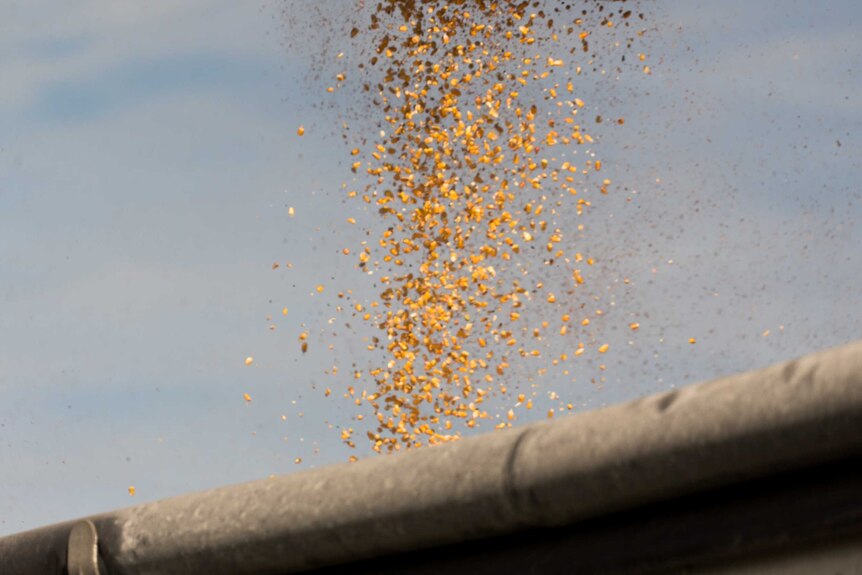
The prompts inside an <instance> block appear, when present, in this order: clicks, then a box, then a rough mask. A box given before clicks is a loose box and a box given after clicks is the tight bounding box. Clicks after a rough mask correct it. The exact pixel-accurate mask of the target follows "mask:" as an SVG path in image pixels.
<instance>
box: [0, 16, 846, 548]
mask: <svg viewBox="0 0 862 575" xmlns="http://www.w3.org/2000/svg"><path fill="white" fill-rule="evenodd" d="M345 5H349V6H350V7H351V10H349V11H345V10H343V6H345ZM319 6H320V7H319V10H321V11H322V12H323V13H324V14H330V15H332V16H333V17H336V16H337V17H338V18H342V19H343V18H347V19H351V18H355V19H359V18H362V17H363V15H364V16H366V17H367V14H363V13H362V12H360V11H356V10H354V8H355V4H354V3H353V2H346V0H345V2H344V3H342V2H339V1H336V0H331V1H330V2H327V3H325V4H321V5H319ZM645 6H646V4H645ZM302 8H303V4H302V2H299V1H296V2H268V1H267V2H262V3H259V4H248V3H237V2H227V1H221V0H213V1H207V2H204V1H202V0H186V1H184V2H176V1H170V0H161V1H157V2H147V3H133V2H106V1H104V0H80V1H78V2H74V3H72V2H70V3H65V4H58V3H56V2H45V1H41V2H40V1H30V2H15V1H11V0H0V392H2V395H3V401H2V402H0V437H1V438H2V442H0V534H4V533H12V532H16V531H20V530H22V529H26V528H30V527H35V526H38V525H41V524H44V523H50V522H54V521H58V520H62V519H66V518H71V517H76V516H79V515H84V514H89V513H93V512H98V511H103V510H108V509H112V508H116V507H121V506H125V505H130V504H134V503H139V502H143V501H149V500H153V499H158V498H161V497H166V496H170V495H176V494H179V493H183V492H187V491H190V490H196V489H203V488H207V487H213V486H218V485H222V484H226V483H233V482H237V481H245V480H250V479H256V478H261V477H266V476H267V475H269V474H271V473H289V472H292V471H295V470H297V469H303V468H308V467H311V466H319V465H324V464H329V463H335V462H341V461H344V460H345V459H346V457H347V456H348V455H349V454H350V453H349V452H348V450H347V449H346V448H345V447H344V446H343V445H341V442H340V441H339V438H338V434H337V431H336V429H337V427H338V426H339V425H350V426H353V427H358V426H357V425H356V423H355V422H351V420H350V417H351V416H352V415H353V413H354V412H353V410H351V409H350V407H349V406H348V405H346V404H345V403H343V402H338V401H334V400H333V399H332V398H330V399H325V398H324V397H323V394H322V388H323V387H326V386H331V387H333V389H336V390H337V389H338V385H339V384H338V382H337V381H336V380H335V379H333V378H331V377H329V376H327V375H325V374H324V370H327V369H329V368H330V367H331V365H332V364H333V357H336V358H337V360H338V362H340V365H341V366H342V369H348V368H349V366H350V364H351V363H352V362H357V363H358V364H360V365H361V364H362V363H363V362H367V361H368V358H367V357H366V356H365V355H364V354H363V351H364V344H363V343H362V341H361V334H354V335H353V336H350V335H349V334H340V335H339V336H338V337H336V338H332V337H331V336H330V333H331V332H330V331H328V330H329V327H328V326H329V325H330V324H329V323H328V320H329V319H330V318H331V317H335V313H334V311H333V306H334V296H333V292H334V291H336V290H337V287H339V286H347V287H352V288H353V289H356V290H357V291H360V292H361V291H362V290H367V289H370V288H369V287H368V285H367V283H366V280H365V278H363V277H362V276H361V275H359V274H358V273H357V272H355V271H354V270H352V269H350V266H345V265H344V260H343V258H341V257H339V256H338V255H337V252H338V251H340V249H341V248H342V247H344V246H351V245H356V244H357V243H358V242H359V241H361V240H362V239H364V236H363V235H362V231H361V229H360V227H359V226H354V227H345V226H343V225H342V223H341V222H344V220H345V219H346V218H347V217H350V216H356V217H358V218H361V217H364V218H366V221H371V220H370V217H369V216H368V215H367V214H363V213H362V212H360V211H358V206H356V205H354V204H351V203H346V202H345V201H344V199H343V191H342V189H341V185H342V183H343V182H345V181H349V178H350V174H349V168H348V162H347V161H346V159H344V158H345V154H344V152H345V149H344V144H343V143H342V141H341V139H340V124H341V122H342V121H344V118H345V114H344V113H342V112H340V110H341V109H344V108H345V107H347V106H350V105H351V102H350V101H349V100H347V99H346V98H345V97H341V99H337V98H338V97H336V99H335V100H325V98H326V96H325V95H324V94H325V92H324V90H325V87H326V86H327V85H328V84H329V80H328V79H327V77H326V74H327V73H328V71H330V70H332V69H334V68H331V66H333V64H332V61H331V59H332V58H334V55H335V54H337V53H338V52H339V50H340V46H341V45H340V44H339V42H341V40H340V38H339V36H338V35H337V34H333V33H331V30H330V31H327V29H325V28H324V29H318V30H316V29H314V28H309V27H301V26H298V25H297V24H296V22H297V21H299V22H302V18H298V19H297V18H294V17H291V16H290V14H291V13H292V12H293V13H299V12H297V11H302ZM648 12H649V14H650V20H649V21H648V24H647V27H648V33H647V34H646V36H645V37H644V38H643V39H642V40H641V42H642V44H641V47H640V48H638V51H644V52H646V53H647V54H648V57H649V63H650V64H651V67H652V69H653V74H652V75H651V76H643V75H633V74H623V75H622V76H621V77H620V78H619V79H617V78H616V77H615V76H614V75H613V74H609V75H608V76H607V77H606V78H603V79H601V80H600V81H596V82H595V83H592V84H586V85H584V86H583V87H582V90H583V95H582V96H581V97H582V99H584V100H585V101H586V102H587V106H588V107H589V109H590V111H591V112H595V113H596V114H606V115H609V116H610V115H611V114H613V115H614V116H617V115H619V116H624V117H625V118H626V123H625V125H624V126H621V127H619V128H618V129H614V130H610V131H607V132H606V133H605V135H604V136H603V138H602V139H601V141H600V142H599V143H598V144H597V146H596V153H597V154H598V156H600V157H601V158H602V160H603V162H604V164H605V166H606V168H605V170H606V171H607V172H608V173H610V174H613V179H614V181H615V182H618V183H619V184H620V185H622V186H625V187H627V188H629V189H630V190H631V189H634V190H637V194H634V195H632V194H629V195H628V196H626V195H624V194H619V195H617V196H609V197H608V199H607V200H606V201H605V202H604V203H602V204H601V205H598V206H597V207H596V210H595V212H594V215H593V216H591V217H592V218H593V219H592V220H590V222H589V227H590V229H591V234H590V236H589V246H588V247H589V248H590V251H591V252H592V253H595V254H597V255H600V258H599V259H600V265H599V266H597V268H598V269H597V270H596V271H595V272H594V277H593V278H592V281H593V285H595V286H596V287H595V289H596V291H597V293H601V294H602V297H604V298H606V300H607V301H613V302H614V304H613V307H612V317H611V319H610V320H609V321H608V323H607V325H606V327H605V328H601V327H598V328H597V329H604V330H605V331H604V332H602V333H600V334H599V335H600V336H601V337H603V338H604V339H606V340H608V341H610V342H611V343H612V347H613V349H614V350H618V351H617V352H616V353H613V354H609V355H608V357H606V358H604V359H605V362H606V363H607V365H608V370H607V371H606V372H603V373H601V374H600V373H599V372H598V370H597V365H596V362H585V363H584V364H583V366H582V367H580V368H579V370H580V372H579V373H578V377H577V378H576V381H575V382H566V383H565V385H557V386H556V387H554V389H555V391H557V392H558V393H560V394H561V395H562V396H564V397H565V398H566V399H567V400H569V401H572V402H573V403H575V404H576V405H577V407H578V409H590V408H595V407H600V406H601V405H605V404H609V403H615V402H618V401H623V400H626V399H631V398H635V397H639V396H642V395H645V394H649V393H653V392H656V391H661V390H664V389H667V388H669V387H670V386H679V385H684V384H686V383H692V382H695V381H698V380H703V379H709V378H713V377H717V376H720V375H724V374H729V373H733V372H736V371H741V370H747V369H752V368H755V367H758V366H763V365H767V364H769V363H772V362H775V361H780V360H784V359H789V358H791V357H793V356H795V355H799V354H803V353H807V352H809V351H813V350H815V349H821V348H825V347H829V346H833V345H838V344H840V343H842V342H846V341H850V340H853V339H857V338H859V337H860V329H862V313H859V312H858V311H857V310H858V309H859V305H858V302H859V301H860V299H862V287H860V286H862V232H860V228H859V226H858V225H857V222H858V221H860V218H862V196H860V182H862V165H860V162H862V142H860V136H859V134H860V133H862V130H860V128H862V102H860V101H859V99H860V96H859V94H860V93H862V43H860V42H859V40H858V30H859V27H860V24H862V22H860V19H862V7H859V5H858V3H856V2H851V1H845V2H830V3H821V2H814V1H808V2H803V1H795V2H787V1H783V0H773V1H763V2H757V3H750V2H742V1H735V0H733V1H732V0H727V1H724V2H720V3H708V4H703V3H699V5H698V6H695V5H694V3H691V2H683V1H681V0H680V1H676V0H674V1H658V2H654V3H649V10H648ZM285 14H287V15H288V16H287V17H286V16H285ZM312 55H316V56H317V58H312V57H311V56H312ZM347 56H348V58H349V56H350V55H349V54H348V55H347ZM326 58H330V60H329V61H327V60H326ZM321 62H322V63H321ZM317 66H320V67H319V68H312V67H317ZM318 73H319V75H320V76H321V77H320V78H316V75H317V74H318ZM354 115H355V114H354ZM367 121H368V122H370V123H371V124H373V122H374V121H375V119H373V118H368V119H367ZM357 122H358V123H357V124H355V125H354V126H352V129H353V130H355V131H359V130H362V129H363V123H362V120H361V119H360V120H357ZM299 124H304V125H305V126H306V128H307V133H306V136H304V137H303V139H302V140H301V141H300V140H299V139H298V138H297V137H296V135H295V130H296V126H297V125H299ZM369 125H370V124H369ZM367 127H368V125H366V128H367ZM627 198H632V199H633V201H626V199H627ZM289 206H292V207H294V208H295V209H296V212H297V216H296V217H294V218H291V217H289V216H288V214H287V208H288V207H289ZM288 261H290V262H291V263H292V264H293V266H294V267H293V269H291V270H286V269H285V268H284V267H282V268H280V269H279V270H276V271H273V270H271V269H270V267H271V265H272V263H273V262H281V263H282V264H284V263H285V262H288ZM670 262H672V263H670ZM623 276H625V277H630V278H631V279H632V280H633V281H632V284H631V285H630V286H628V287H623V286H622V285H621V284H620V283H619V279H620V278H621V277H623ZM319 283H323V284H325V285H327V286H328V287H329V286H333V287H332V290H330V289H327V292H326V293H324V294H322V295H319V294H316V293H315V291H314V286H315V285H317V284H319ZM282 307H288V308H289V310H290V313H289V315H288V317H287V318H281V317H280V316H279V315H278V314H279V313H280V310H281V308H282ZM267 316H273V317H274V320H275V321H274V322H270V321H267V319H266V318H267ZM629 320H631V321H638V322H639V323H641V325H642V328H641V330H639V332H638V333H637V334H636V335H635V336H632V334H630V333H629V332H627V330H626V329H621V328H620V326H625V325H626V324H627V323H628V321H629ZM270 323H276V324H277V329H276V330H275V331H270V329H269V328H268V326H269V325H270ZM309 328H310V329H312V341H311V348H310V351H309V353H308V354H307V355H305V356H303V355H301V354H300V353H299V350H298V345H297V343H296V337H297V335H298V334H299V333H300V332H301V331H303V330H304V329H309ZM332 329H335V328H334V327H333V328H332ZM766 330H769V333H770V335H768V336H765V337H764V336H763V333H764V332H765V331H766ZM689 337H696V338H697V340H698V343H697V345H695V346H691V345H689V344H688V343H687V341H688V338H689ZM330 344H333V345H334V348H333V349H332V350H329V349H328V347H327V346H328V345H330ZM247 355H253V356H254V357H255V363H254V365H253V367H251V368H247V367H245V366H244V365H243V359H244V358H245V357H246V356H247ZM601 376H604V377H605V379H606V380H605V381H604V383H603V384H601V385H594V384H592V383H590V380H591V379H593V378H598V377H601ZM246 392H247V393H250V394H251V395H252V397H253V398H254V400H253V401H252V403H251V404H249V405H246V404H245V402H244V401H243V399H242V394H243V393H246ZM543 392H544V389H543V388H539V390H538V393H539V394H541V393H543ZM282 416H286V419H285V420H283V419H282ZM536 416H537V417H538V416H540V414H537V415H536ZM329 425H332V426H333V428H334V429H330V428H329ZM362 447H363V448H364V446H362ZM364 453H365V452H364V451H361V452H360V454H361V455H362V454H364ZM296 457H302V459H303V463H302V465H296V464H294V459H295V458H296ZM129 485H135V486H136V488H137V495H136V496H135V498H134V499H131V498H130V497H129V496H128V493H127V491H126V488H127V487H128V486H129Z"/></svg>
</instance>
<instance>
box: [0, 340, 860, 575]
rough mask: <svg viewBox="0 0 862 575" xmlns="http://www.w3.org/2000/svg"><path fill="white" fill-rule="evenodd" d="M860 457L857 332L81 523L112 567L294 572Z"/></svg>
mask: <svg viewBox="0 0 862 575" xmlns="http://www.w3.org/2000/svg"><path fill="white" fill-rule="evenodd" d="M859 454H862V341H860V342H856V343H852V344H849V345H846V346H843V347H839V348H836V349H832V350H829V351H824V352H821V353H817V354H813V355H809V356H806V357H803V358H801V359H797V360H795V361H791V362H788V363H785V364H781V365H776V366H773V367H769V368H766V369H763V370H759V371H754V372H749V373H744V374H740V375H735V376H732V377H727V378H723V379H718V380H715V381H711V382H706V383H701V384H697V385H691V386H688V387H685V388H682V389H680V390H677V391H671V392H667V393H663V394H659V395H656V396H652V397H648V398H645V399H641V400H638V401H634V402H629V403H624V404H620V405H615V406H611V407H607V408H604V409H599V410H595V411H591V412H587V413H582V414H576V415H573V416H569V417H564V418H558V419H556V420H553V421H548V422H542V423H538V424H533V425H528V426H524V427H520V428H515V429H512V430H507V431H501V432H495V433H491V434H488V435H484V436H479V437H474V438H469V439H465V440H462V441H459V442H456V443H453V444H449V445H443V446H439V447H434V448H432V449H422V450H418V451H413V452H409V453H404V454H399V455H394V456H389V457H378V458H371V459H366V460H362V461H359V462H357V463H353V464H344V465H336V466H332V467H326V468H321V469H316V470H310V471H305V472H300V473H295V474H291V475H287V476H284V477H277V478H274V479H267V480H262V481H256V482H251V483H246V484H241V485H234V486H229V487H224V488H220V489H214V490H210V491H204V492H200V493H193V494H189V495H184V496H180V497H175V498H171V499H165V500H162V501H157V502H154V503H148V504H145V505H140V506H136V507H131V508H127V509H121V510H118V511H114V512H111V513H106V514H102V515H98V516H94V517H90V518H87V520H89V521H91V522H92V524H93V526H94V527H95V531H96V533H97V534H98V553H99V557H100V559H101V561H103V564H102V566H101V572H107V573H109V574H111V575H125V574H135V575H139V574H140V575H143V574H157V573H175V574H185V573H210V574H221V573H224V574H232V575H242V574H252V573H254V574H258V573H293V572H302V571H306V570H310V569H315V568H320V567H325V566H330V565H338V564H344V563H349V562H354V561H360V560H363V559H369V558H374V557H380V556H384V555H388V554H395V553H404V552H408V551H412V550H418V549H427V548H431V547H437V546H443V545H448V544H453V543H462V542H465V541H471V540H478V539H482V538H488V537H494V536H501V535H508V534H513V533H517V532H518V531H522V530H525V529H531V528H554V527H562V526H567V525H572V524H576V523H578V522H582V521H585V520H589V519H593V518H596V517H600V516H603V515H609V514H613V513H617V512H621V511H625V510H628V509H633V508H637V507H639V506H643V505H647V504H654V503H656V502H660V501H663V500H669V499H673V498H677V497H681V496H685V495H689V494H694V493H698V492H701V491H704V490H708V489H713V488H717V487H722V486H727V485H732V484H734V483H739V482H743V481H747V480H752V479H756V478H759V477H767V476H769V475H772V474H776V473H781V472H786V471H790V470H793V469H801V468H805V467H810V466H813V465H817V464H820V463H826V462H829V461H835V460H838V459H841V458H846V457H851V456H855V455H859ZM80 523H81V522H80V521H78V522H75V521H73V522H66V523H62V524H58V525H53V526H49V527H44V528H41V529H37V530H33V531H28V532H24V533H20V534H17V535H12V536H9V537H5V538H2V539H0V566H2V572H3V573H6V574H10V575H14V574H19V573H65V572H66V561H67V560H68V559H67V557H68V556H69V554H70V553H71V551H70V550H69V548H68V540H69V534H70V532H71V531H72V529H73V527H75V526H76V525H79V524H80ZM79 532H83V531H82V530H81V529H80V528H79ZM88 549H89V547H88Z"/></svg>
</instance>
